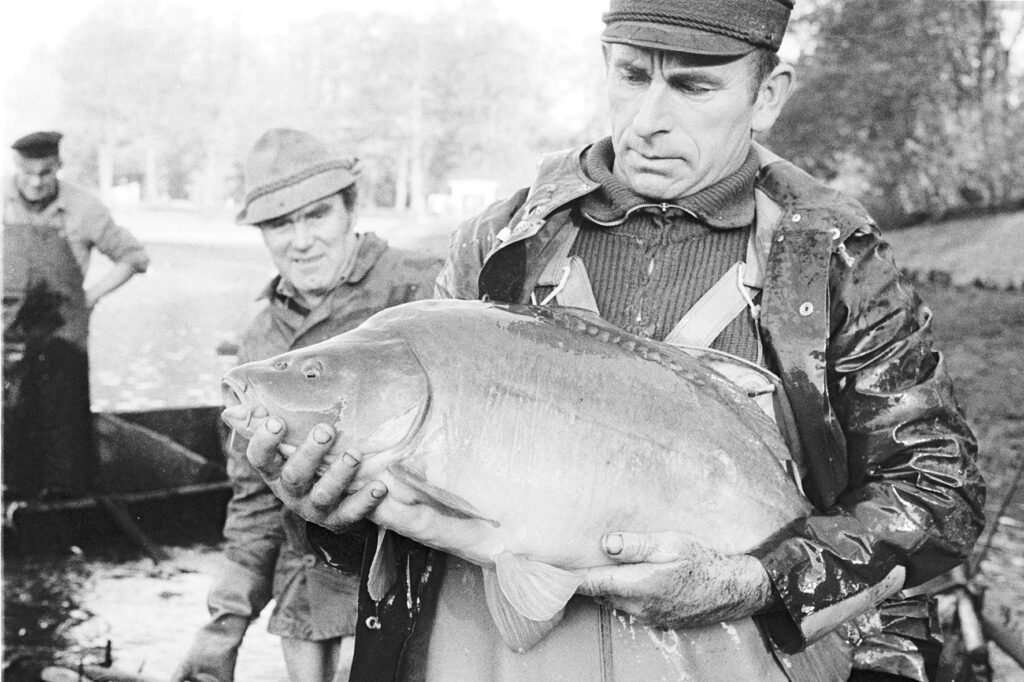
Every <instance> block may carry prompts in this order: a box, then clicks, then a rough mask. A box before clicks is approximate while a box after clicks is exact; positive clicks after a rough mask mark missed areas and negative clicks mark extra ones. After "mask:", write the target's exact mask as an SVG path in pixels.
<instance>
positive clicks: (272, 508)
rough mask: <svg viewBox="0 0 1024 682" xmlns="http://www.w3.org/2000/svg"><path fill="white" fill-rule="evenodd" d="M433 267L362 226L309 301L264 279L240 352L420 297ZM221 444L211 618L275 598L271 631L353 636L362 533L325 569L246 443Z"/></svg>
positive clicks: (326, 332) (293, 340) (321, 336)
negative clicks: (321, 296)
mask: <svg viewBox="0 0 1024 682" xmlns="http://www.w3.org/2000/svg"><path fill="white" fill-rule="evenodd" d="M440 267H441V259H440V258H431V257H426V256H419V255H417V254H413V253H410V252H406V251H402V250H398V249H392V248H389V247H388V245H387V243H386V242H385V241H384V240H383V239H380V238H379V237H377V236H376V235H374V234H372V233H367V234H363V235H361V237H360V241H359V250H358V255H357V257H356V261H355V264H354V267H353V271H352V273H351V274H350V275H349V277H348V279H347V280H346V281H345V282H344V283H342V284H341V285H339V286H338V287H337V288H336V289H335V290H334V291H332V292H331V293H330V294H329V295H328V296H327V298H326V299H325V300H324V301H323V302H322V303H321V304H320V305H319V306H317V307H316V308H315V309H313V310H311V311H304V310H298V309H296V306H295V303H294V301H293V300H292V299H288V298H284V297H281V296H279V295H275V292H276V291H278V290H279V283H280V277H277V278H275V279H274V280H273V281H272V282H271V283H270V285H269V286H268V287H267V289H266V290H265V292H264V296H265V297H266V298H267V304H266V306H265V307H264V308H263V309H262V310H261V311H260V312H259V313H258V314H257V316H256V318H255V319H254V320H253V322H252V324H251V325H250V326H249V328H248V329H247V330H246V332H245V334H244V335H243V338H242V341H241V344H240V347H239V354H238V360H239V362H240V363H244V362H249V361H253V360H262V359H266V358H268V357H272V356H274V355H277V354H279V353H284V352H286V351H289V350H293V349H296V348H302V347H305V346H309V345H312V344H314V343H317V342H320V341H324V340H326V339H329V338H331V337H332V336H335V335H337V334H341V333H343V332H346V331H348V330H350V329H353V328H354V327H356V326H358V325H359V324H360V323H362V322H363V321H364V320H366V319H367V318H368V317H370V316H371V315H373V314H374V313H376V312H379V311H380V310H383V309H384V308H388V307H391V306H393V305H398V304H401V303H407V302H409V301H414V300H418V299H422V298H427V297H429V296H430V295H431V293H432V287H433V281H434V277H435V276H436V274H437V272H438V270H439V269H440ZM239 440H240V439H239ZM225 449H226V451H227V460H228V473H229V476H230V479H231V482H232V485H233V490H234V493H233V496H232V498H231V501H230V502H229V505H228V514H227V520H226V523H225V527H224V536H225V538H226V540H227V543H226V545H225V557H226V560H227V561H226V565H225V568H224V570H223V572H222V573H221V575H220V577H219V578H218V580H217V581H216V582H215V584H214V585H213V587H212V588H211V590H210V593H209V596H208V606H209V610H210V614H211V615H212V616H213V620H217V619H218V618H220V617H221V616H232V615H233V616H242V617H244V618H246V619H248V620H252V619H254V618H256V617H257V616H259V614H260V612H261V611H262V610H263V608H264V607H265V606H266V605H267V603H268V602H269V601H270V599H271V598H274V599H275V600H276V605H275V608H274V613H273V614H272V616H271V618H270V624H269V630H270V631H271V632H272V633H274V634H277V635H280V636H282V637H291V638H296V639H306V640H322V639H329V638H334V637H340V636H345V635H351V634H354V632H355V617H356V613H355V608H356V590H357V586H358V577H357V575H356V574H355V573H356V570H357V569H358V562H359V559H360V557H361V555H362V544H363V542H362V537H361V536H358V535H357V537H355V538H352V539H351V540H350V541H351V542H352V543H354V547H353V548H352V551H353V552H354V553H355V557H356V558H355V560H354V562H353V563H352V564H351V565H349V566H348V571H347V572H338V571H335V570H334V569H333V568H328V567H326V566H325V565H324V564H323V562H322V561H319V560H318V559H317V556H316V555H315V554H314V552H313V549H312V548H311V547H310V546H309V544H308V541H307V540H306V529H305V522H304V521H303V520H302V519H301V518H299V517H298V516H297V515H295V514H293V513H292V512H290V511H288V510H287V509H285V508H284V506H283V505H282V504H281V502H280V500H278V498H277V497H275V496H274V494H273V493H272V492H271V490H270V488H269V487H267V485H266V483H264V481H263V479H262V478H261V477H260V475H259V474H258V473H257V472H256V471H255V469H253V467H252V466H251V465H250V464H249V462H248V460H247V459H246V457H245V444H244V442H236V443H234V444H233V446H232V447H228V448H225Z"/></svg>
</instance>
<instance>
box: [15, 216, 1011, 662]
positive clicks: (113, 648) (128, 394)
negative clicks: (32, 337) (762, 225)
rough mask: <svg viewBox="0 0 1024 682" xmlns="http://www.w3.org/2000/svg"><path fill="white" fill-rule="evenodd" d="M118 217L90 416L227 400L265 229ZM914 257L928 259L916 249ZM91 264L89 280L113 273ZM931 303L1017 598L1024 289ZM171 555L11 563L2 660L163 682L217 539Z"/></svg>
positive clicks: (212, 562)
mask: <svg viewBox="0 0 1024 682" xmlns="http://www.w3.org/2000/svg"><path fill="white" fill-rule="evenodd" d="M119 218H120V220H121V222H122V223H123V224H125V225H126V226H128V227H129V228H131V229H133V231H135V233H136V234H137V235H139V236H140V238H142V239H143V240H144V242H145V243H146V244H147V248H148V249H149V251H150V255H151V256H152V258H153V262H154V265H153V268H152V270H151V272H149V273H147V274H146V275H145V276H142V277H137V278H135V279H134V280H133V281H131V282H130V283H129V284H128V285H127V286H126V287H124V288H123V289H122V290H120V291H118V292H117V293H115V294H114V295H113V296H111V297H110V298H109V299H106V300H104V301H103V302H101V304H100V305H99V307H98V308H97V310H96V311H95V313H94V317H93V321H92V327H91V329H92V338H91V343H90V352H91V358H92V381H93V384H92V391H93V407H94V409H95V410H97V411H99V410H128V409H145V408H155V407H164V406H183V405H207V404H217V403H219V400H220V395H219V378H220V376H221V374H222V373H223V371H224V370H225V369H226V368H227V367H229V366H230V365H231V363H232V362H233V358H231V357H230V356H225V355H219V354H218V352H217V349H218V346H223V345H224V344H225V343H230V342H231V341H232V340H234V338H235V337H236V336H237V334H238V332H239V331H240V330H241V329H242V328H243V326H244V325H245V323H246V322H247V321H248V319H249V318H250V317H251V315H252V314H253V312H254V310H255V306H256V304H255V301H254V299H255V297H256V295H257V293H258V292H259V291H260V289H261V288H262V286H263V285H264V283H265V282H266V280H267V279H268V278H269V275H270V271H271V267H270V263H269V260H268V259H267V257H266V254H265V252H264V250H263V247H262V244H261V242H260V240H259V236H258V233H256V232H255V231H254V230H251V228H241V227H236V226H234V225H231V224H230V222H228V221H227V220H224V219H220V220H210V219H199V218H196V217H195V216H188V215H183V214H176V213H170V212H168V213H147V214H130V213H125V214H122V215H119ZM363 229H374V230H376V231H378V232H379V233H381V234H384V235H385V236H388V237H389V238H390V239H391V240H392V242H393V243H396V244H398V245H400V246H421V245H426V246H425V248H430V249H431V250H438V249H440V248H442V246H443V243H444V234H445V231H446V229H447V226H444V227H440V226H439V224H438V223H437V222H434V223H433V224H431V225H427V226H423V225H417V226H414V227H412V228H404V229H403V226H402V224H401V223H399V222H398V221H396V220H393V219H383V218H377V217H367V218H365V219H364V220H363ZM1020 236H1022V235H1019V236H1018V237H1020ZM1020 241H1021V242H1024V239H1022V240H1020ZM915 257H917V258H920V257H921V256H920V253H917V252H916V250H915ZM1017 265H1018V266H1019V261H1018V262H1017ZM96 267H97V271H96V272H94V273H92V276H96V275H98V274H99V273H100V271H102V268H103V267H104V264H103V263H97V265H96ZM967 281H969V279H968V280H967ZM925 295H926V300H928V302H929V303H931V304H932V306H933V308H934V309H935V311H936V324H935V328H936V333H937V335H938V337H939V340H940V344H941V347H942V349H943V350H944V351H945V352H946V355H947V361H948V363H949V368H950V372H951V374H952V375H953V376H954V379H955V381H956V382H957V386H958V388H959V392H960V396H961V400H962V403H963V405H964V409H965V411H966V412H967V414H968V417H969V419H970V421H971V424H972V426H973V427H974V428H975V430H976V431H977V433H978V435H979V439H980V442H981V454H980V462H981V465H982V467H983V470H984V472H985V475H986V478H987V481H988V483H989V488H990V495H989V504H988V511H989V515H990V524H991V522H992V520H993V519H994V518H995V517H996V516H997V515H998V517H999V525H998V532H997V533H995V535H993V537H992V542H991V545H990V547H989V548H988V550H987V552H986V553H985V556H984V560H983V561H982V563H981V568H982V572H981V577H980V579H979V580H980V582H981V583H982V584H986V585H992V586H993V587H998V588H1000V589H1002V590H1005V591H1007V592H1008V593H1009V594H1010V595H1011V598H1013V599H1016V600H1017V603H1018V604H1020V603H1022V602H1024V587H1022V586H1024V489H1019V490H1018V491H1017V493H1016V494H1015V495H1014V496H1013V497H1012V498H1011V499H1009V500H1008V503H1007V504H1006V507H1005V509H1002V511H1001V513H999V512H1000V509H999V507H1000V503H1001V502H1003V501H1004V500H1005V499H1006V492H1007V490H1008V488H1009V486H1010V482H1011V479H1012V475H1013V472H1014V466H1015V465H1016V464H1017V462H1019V461H1020V460H1021V458H1024V412H1022V410H1021V405H1022V404H1024V354H1022V353H1020V350H1019V346H1020V339H1021V338H1022V335H1024V295H1022V294H1020V293H1019V292H993V291H981V290H976V289H972V288H962V289H952V288H944V289H943V288H935V289H931V290H926V291H925ZM990 527H991V526H990ZM168 551H169V552H170V554H171V555H172V558H171V561H170V562H167V563H166V565H163V564H162V565H159V566H157V565H154V563H153V562H152V561H151V560H150V559H148V558H142V557H140V556H139V554H138V552H136V551H134V550H131V551H129V550H119V551H118V552H116V553H109V552H105V551H104V552H101V551H99V550H94V549H92V548H88V547H87V548H75V547H68V548H67V549H66V550H65V551H64V552H63V553H61V554H60V555H57V556H50V557H48V558H43V559H32V560H24V559H18V558H12V557H5V562H4V645H5V651H4V660H5V664H12V663H16V661H17V659H18V657H19V656H22V657H34V656H37V655H39V654H43V655H46V654H54V653H55V652H56V655H57V656H58V659H59V660H61V661H62V662H64V663H68V664H70V665H72V666H75V665H77V664H78V663H79V662H83V661H84V662H87V663H96V662H101V661H103V660H104V658H105V657H106V655H107V651H106V648H107V642H109V643H110V657H111V658H112V660H113V663H114V664H115V665H116V666H117V667H119V668H121V669H123V670H129V671H132V672H137V673H141V674H143V675H145V676H147V677H149V678H151V679H154V680H163V679H167V677H168V676H169V675H170V674H171V672H172V670H173V669H174V667H175V665H176V664H177V661H178V660H179V658H180V656H181V655H183V654H184V652H185V651H186V650H187V648H188V646H189V643H190V641H191V639H192V636H193V634H194V633H195V631H196V629H197V628H198V627H200V625H201V624H202V623H203V622H205V618H206V610H205V595H206V591H207V588H208V586H209V584H210V581H211V580H212V579H213V576H214V575H215V572H216V567H217V562H218V560H219V554H218V548H217V546H216V545H196V546H189V547H169V548H168ZM125 552H126V553H125ZM267 612H268V613H269V609H267ZM265 617H266V614H265V615H264V620H261V621H260V622H257V623H256V624H254V625H253V627H252V628H250V632H249V635H248V636H247V638H246V640H245V644H244V645H243V648H242V651H241V653H240V656H239V663H238V665H239V672H238V679H239V680H240V681H242V680H244V681H252V682H277V681H279V680H284V679H285V674H284V665H283V662H282V660H281V656H280V649H279V646H278V643H277V639H276V638H275V637H272V636H270V635H268V634H267V633H266V625H265ZM993 663H994V666H995V669H996V676H995V680H996V681H997V682H1013V681H1016V680H1022V679H1024V672H1022V671H1021V670H1020V669H1019V668H1018V667H1016V666H1015V665H1014V664H1013V663H1012V661H1010V659H1009V658H1008V657H1006V656H1005V655H1003V654H1001V653H1000V652H999V651H998V650H996V649H995V648H994V647H993ZM15 668H16V665H12V667H10V668H8V669H7V670H6V671H5V675H4V679H6V680H12V681H13V680H16V679H17V678H16V675H15V673H14V670H15Z"/></svg>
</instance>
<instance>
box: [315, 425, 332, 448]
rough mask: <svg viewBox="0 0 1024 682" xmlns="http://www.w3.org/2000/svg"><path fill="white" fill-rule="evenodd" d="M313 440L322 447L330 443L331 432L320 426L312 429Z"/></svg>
mask: <svg viewBox="0 0 1024 682" xmlns="http://www.w3.org/2000/svg"><path fill="white" fill-rule="evenodd" d="M313 440H315V441H316V442H317V443H320V444H321V445H323V444H324V443H329V442H330V441H331V432H330V431H328V430H327V429H325V428H324V427H322V426H317V427H316V428H315V429H313Z"/></svg>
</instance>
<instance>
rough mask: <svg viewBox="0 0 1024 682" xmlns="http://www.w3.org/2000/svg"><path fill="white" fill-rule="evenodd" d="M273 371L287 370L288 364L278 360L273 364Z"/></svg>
mask: <svg viewBox="0 0 1024 682" xmlns="http://www.w3.org/2000/svg"><path fill="white" fill-rule="evenodd" d="M274 369H288V362H287V361H285V360H278V361H277V362H275V363H274Z"/></svg>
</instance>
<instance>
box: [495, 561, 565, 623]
mask: <svg viewBox="0 0 1024 682" xmlns="http://www.w3.org/2000/svg"><path fill="white" fill-rule="evenodd" d="M494 564H495V571H496V573H497V574H498V584H499V585H500V586H501V592H502V594H503V595H505V598H506V599H507V600H508V601H509V603H510V604H512V606H513V607H514V608H515V610H516V611H518V612H519V613H521V614H522V615H523V616H525V617H526V618H529V619H530V620H548V619H549V618H551V617H553V616H554V615H555V614H556V613H558V612H559V611H561V610H562V609H563V608H564V607H565V604H566V602H568V601H569V599H571V598H572V595H574V594H575V593H576V588H577V587H579V586H580V583H581V582H583V576H582V575H581V574H579V573H576V572H575V571H567V570H565V569H562V568H557V567H555V566H552V565H550V564H545V563H542V562H540V561H533V560H532V559H527V558H526V557H524V556H520V555H518V554H510V553H508V552H503V553H502V554H499V555H498V556H497V557H496V558H495V560H494Z"/></svg>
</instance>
